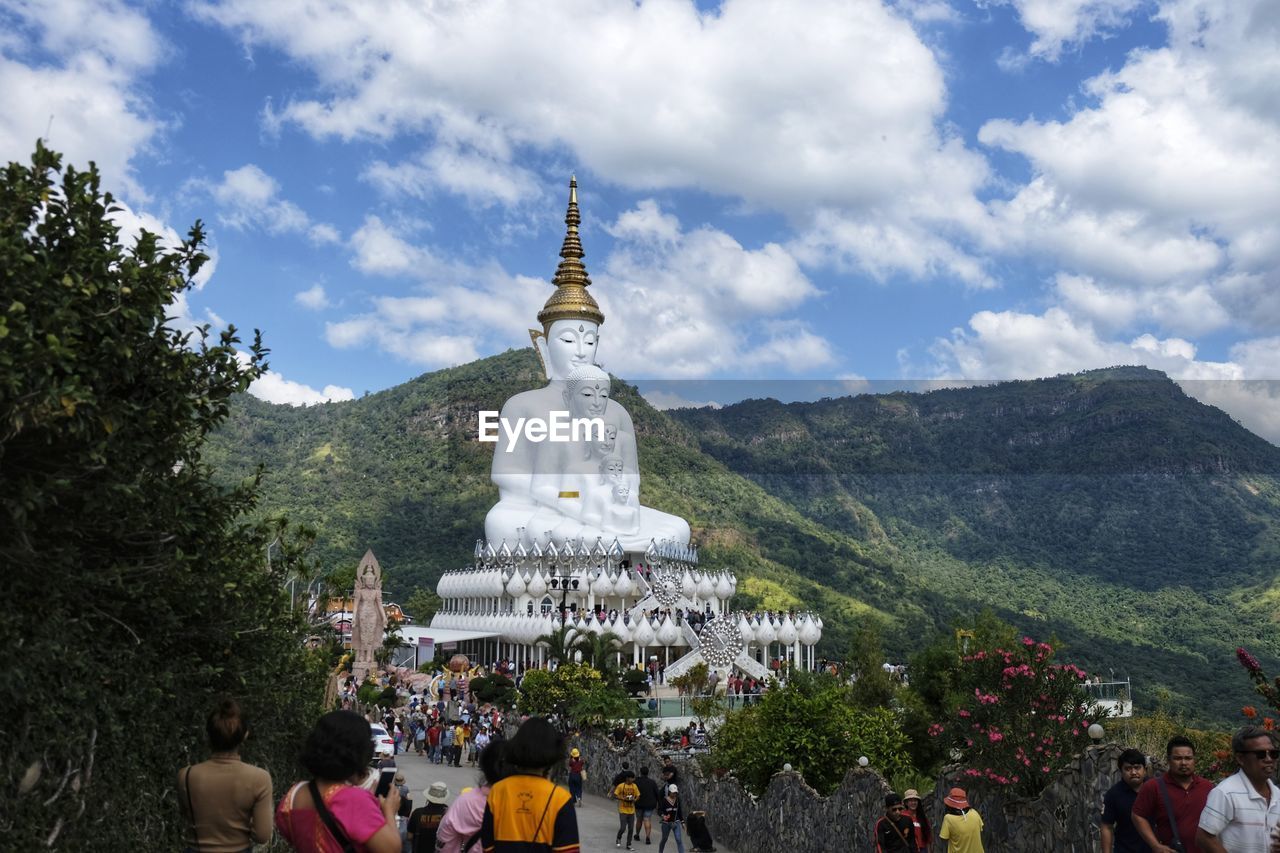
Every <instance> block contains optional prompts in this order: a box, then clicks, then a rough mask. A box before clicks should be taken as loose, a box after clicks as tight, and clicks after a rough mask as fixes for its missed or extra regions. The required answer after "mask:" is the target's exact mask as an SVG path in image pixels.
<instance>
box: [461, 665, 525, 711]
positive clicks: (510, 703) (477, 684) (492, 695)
mask: <svg viewBox="0 0 1280 853" xmlns="http://www.w3.org/2000/svg"><path fill="white" fill-rule="evenodd" d="M530 671H531V672H532V670H530ZM471 692H473V693H474V694H475V696H476V699H477V700H478V701H480V702H488V703H490V704H492V705H496V706H497V707H499V708H502V709H503V710H507V709H509V708H514V707H515V706H516V700H517V699H518V698H519V695H520V694H519V693H518V692H517V691H516V683H515V682H514V681H512V680H511V679H510V678H507V677H506V676H505V675H503V674H502V673H500V672H495V673H492V674H491V675H482V676H480V677H479V678H473V679H472V680H471Z"/></svg>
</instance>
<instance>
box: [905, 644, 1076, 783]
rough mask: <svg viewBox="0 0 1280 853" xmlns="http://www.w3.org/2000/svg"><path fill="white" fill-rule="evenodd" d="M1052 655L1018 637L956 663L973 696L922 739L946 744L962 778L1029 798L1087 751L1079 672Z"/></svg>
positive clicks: (1046, 648) (966, 696)
mask: <svg viewBox="0 0 1280 853" xmlns="http://www.w3.org/2000/svg"><path fill="white" fill-rule="evenodd" d="M1053 654H1054V650H1053V647H1052V646H1051V645H1049V644H1048V643H1038V642H1036V641H1035V640H1033V639H1031V638H1030V637H1024V638H1023V639H1022V642H1021V643H1020V644H1018V645H1015V646H1014V647H1013V648H1011V649H1003V648H996V649H989V650H984V651H979V652H975V653H974V654H971V655H967V656H965V657H964V658H962V659H961V661H962V664H963V679H964V682H965V683H966V684H967V685H971V686H972V690H971V691H967V692H966V693H964V694H963V699H962V701H961V702H960V704H959V706H958V707H957V708H956V709H955V714H954V716H953V718H952V719H951V720H950V721H948V722H946V723H945V724H939V725H935V726H933V727H931V728H930V730H929V734H930V735H931V736H934V737H942V738H949V739H950V741H951V743H952V746H953V748H955V749H958V750H959V751H960V753H961V765H962V767H963V768H964V769H963V770H962V772H963V774H964V775H965V776H966V777H969V778H971V779H974V780H981V781H983V782H985V783H987V784H993V785H999V786H1001V787H1005V788H1009V789H1011V790H1012V791H1014V792H1016V793H1018V794H1021V795H1025V796H1035V795H1036V794H1038V793H1040V791H1041V790H1043V789H1044V787H1045V785H1046V784H1048V781H1049V777H1050V776H1051V774H1052V773H1053V772H1054V771H1055V770H1057V769H1059V768H1061V767H1063V766H1064V765H1066V764H1067V762H1068V761H1069V760H1070V758H1071V757H1072V756H1074V755H1075V754H1077V753H1079V752H1080V751H1081V750H1083V749H1084V748H1085V747H1086V746H1088V745H1089V734H1088V730H1089V725H1090V723H1092V722H1094V721H1095V720H1096V719H1097V718H1098V712H1097V710H1096V709H1094V708H1093V707H1092V702H1091V700H1090V699H1089V697H1088V695H1087V694H1086V693H1085V691H1084V688H1083V687H1082V684H1083V682H1084V678H1085V672H1084V670H1082V669H1080V668H1079V667H1078V666H1075V665H1073V664H1060V663H1054V662H1053Z"/></svg>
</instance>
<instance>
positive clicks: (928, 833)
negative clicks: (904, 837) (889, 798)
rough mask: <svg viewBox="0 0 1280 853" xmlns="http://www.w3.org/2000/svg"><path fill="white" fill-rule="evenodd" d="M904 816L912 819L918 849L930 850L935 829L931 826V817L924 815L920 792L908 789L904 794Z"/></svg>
mask: <svg viewBox="0 0 1280 853" xmlns="http://www.w3.org/2000/svg"><path fill="white" fill-rule="evenodd" d="M902 814H903V816H904V817H908V818H910V819H911V829H912V834H913V835H914V837H915V842H916V847H919V848H920V849H921V850H928V849H929V848H930V847H931V846H932V845H933V827H932V826H930V825H929V816H928V815H926V814H925V813H924V808H923V807H922V806H921V803H920V792H919V791H917V790H916V789H915V788H908V789H907V790H906V791H904V792H903V794H902Z"/></svg>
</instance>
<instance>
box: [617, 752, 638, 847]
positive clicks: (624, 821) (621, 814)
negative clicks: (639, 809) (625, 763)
mask: <svg viewBox="0 0 1280 853" xmlns="http://www.w3.org/2000/svg"><path fill="white" fill-rule="evenodd" d="M613 798H614V799H615V800H617V801H618V837H617V839H616V840H615V841H614V842H613V846H614V847H621V846H622V839H623V837H624V836H625V837H626V839H627V849H628V850H630V849H631V836H632V834H633V833H635V831H636V800H638V799H640V789H639V788H638V787H637V786H636V774H635V771H634V770H627V771H625V772H624V773H623V775H622V781H621V782H619V783H618V784H617V786H616V787H615V788H614V789H613Z"/></svg>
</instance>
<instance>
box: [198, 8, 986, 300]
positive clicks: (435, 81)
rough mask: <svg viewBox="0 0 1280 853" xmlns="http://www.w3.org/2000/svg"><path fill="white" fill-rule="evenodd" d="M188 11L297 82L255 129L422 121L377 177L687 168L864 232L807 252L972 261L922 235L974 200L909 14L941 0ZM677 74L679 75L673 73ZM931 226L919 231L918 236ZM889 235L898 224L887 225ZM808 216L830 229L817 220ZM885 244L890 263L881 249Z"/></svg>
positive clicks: (418, 180)
mask: <svg viewBox="0 0 1280 853" xmlns="http://www.w3.org/2000/svg"><path fill="white" fill-rule="evenodd" d="M196 9H197V14H198V15H200V16H201V17H203V18H204V19H206V20H209V21H213V22H216V23H218V24H220V25H222V26H224V27H226V28H228V29H230V30H232V31H234V32H236V33H237V34H238V35H239V36H240V37H241V38H242V39H243V40H245V41H246V42H247V43H250V44H259V43H265V44H269V45H272V46H274V47H278V48H279V49H280V50H282V51H283V52H284V53H285V54H286V55H287V56H288V57H290V58H291V59H293V60H294V61H296V62H298V63H299V64H300V65H302V66H304V67H307V68H309V69H310V70H311V72H312V73H313V74H314V75H315V78H316V81H317V87H316V89H315V91H313V92H310V93H304V94H302V95H300V96H298V97H297V98H295V99H293V100H291V101H289V102H287V103H284V104H274V103H273V104H272V105H271V106H270V110H269V111H268V112H267V113H266V114H265V119H264V120H265V121H266V122H267V123H268V124H269V126H270V127H271V128H273V129H276V130H279V129H280V128H282V127H288V126H292V127H297V128H301V129H303V130H305V131H306V132H308V133H310V134H312V135H314V136H316V137H319V138H329V137H338V138H341V139H344V140H351V139H363V138H372V139H376V140H379V141H385V140H389V139H392V138H394V137H397V136H402V137H408V136H412V137H414V138H425V139H426V142H425V143H424V146H423V148H422V150H421V151H419V152H418V153H417V154H416V155H414V156H412V157H410V158H408V159H406V160H404V161H403V162H398V163H388V162H382V161H379V162H375V163H373V164H372V165H371V166H369V167H368V168H367V169H366V170H365V173H364V178H365V179H366V180H367V181H369V182H370V183H372V184H373V185H374V186H376V187H378V188H379V189H381V190H382V191H383V192H385V193H388V194H396V195H406V194H407V195H408V196H410V197H415V198H424V197H427V196H429V195H430V194H432V193H435V192H441V191H443V192H450V193H455V194H458V195H461V196H463V197H464V198H466V199H468V200H469V201H470V202H472V203H473V204H476V205H479V206H489V205H502V206H505V207H510V206H513V205H519V204H525V203H528V202H530V201H534V200H537V199H539V198H540V197H541V194H540V193H539V190H538V183H539V182H538V178H537V176H535V175H533V174H531V173H530V172H529V171H528V170H527V169H525V168H523V167H521V166H520V165H519V164H520V163H521V162H526V161H527V160H528V155H530V154H531V153H540V154H544V155H550V156H551V157H554V158H556V159H559V160H563V159H566V155H567V159H569V160H570V161H571V162H573V163H574V164H575V165H577V166H580V167H582V168H584V169H586V170H589V171H590V172H591V173H593V174H595V175H600V176H605V177H606V179H607V180H608V181H610V182H611V183H616V184H620V185H623V186H627V187H631V188H637V189H642V190H651V189H659V188H686V187H689V188H697V189H701V190H705V191H707V192H710V193H713V194H718V195H724V196H728V197H730V198H735V199H736V198H740V199H742V200H744V201H745V202H746V204H747V206H749V207H752V208H768V209H775V210H781V211H784V212H786V213H787V214H789V215H790V216H792V217H794V218H795V219H796V221H797V223H798V224H799V225H800V226H801V227H805V225H806V221H807V219H808V217H809V216H810V214H811V212H812V211H813V210H815V209H823V210H829V211H832V216H836V217H838V218H840V219H841V220H843V221H847V222H850V223H852V224H853V227H855V228H859V227H861V228H876V227H883V231H884V234H886V235H888V236H889V237H890V238H891V239H898V240H900V241H901V242H907V243H909V244H910V250H909V251H908V252H907V253H906V255H904V256H899V255H898V254H897V253H886V252H884V251H882V249H881V247H880V246H879V245H877V244H876V236H875V235H870V236H869V237H868V238H867V239H853V240H850V241H848V242H837V243H836V245H834V246H830V247H826V246H825V244H824V249H823V251H816V250H815V251H814V252H813V253H812V255H811V257H812V258H813V259H814V261H815V262H823V261H825V260H827V259H837V258H845V259H848V258H852V259H853V261H852V262H853V263H854V264H855V265H859V266H862V265H864V264H863V263H862V260H861V259H862V258H863V256H864V255H869V256H870V257H869V258H868V259H867V261H866V263H865V266H866V267H867V268H868V269H871V270H874V271H876V272H877V273H879V274H885V273H888V272H892V271H895V270H899V269H905V270H907V271H909V272H912V273H913V274H914V273H920V274H938V273H944V274H955V275H959V276H961V277H963V278H964V280H965V281H966V282H969V283H974V282H985V277H984V275H983V274H982V273H981V272H980V271H978V269H977V267H978V266H980V264H979V262H978V261H976V260H974V259H972V258H968V257H965V256H964V253H963V252H960V251H958V250H956V249H954V248H953V247H951V246H949V245H948V241H949V240H950V239H951V238H950V236H948V235H946V234H939V233H938V232H937V230H936V229H937V228H940V229H942V230H943V231H945V230H946V229H948V228H951V227H963V223H964V222H965V221H966V220H972V219H976V218H981V216H982V206H981V204H979V203H978V202H977V201H976V200H975V198H974V192H975V190H976V189H977V188H978V187H979V186H981V185H982V184H983V183H984V182H985V181H986V180H987V168H986V164H985V162H984V161H983V158H982V157H981V156H978V155H976V154H975V153H974V152H972V151H970V150H968V149H967V148H966V147H965V145H964V142H963V140H961V139H960V138H958V137H957V136H956V135H955V134H953V133H951V132H949V131H947V130H945V129H944V128H943V124H942V122H943V115H944V113H945V111H946V108H947V92H946V86H945V80H944V74H943V70H942V67H941V66H940V64H939V63H938V61H937V60H936V59H935V57H934V55H933V52H932V51H931V50H930V48H929V47H928V46H927V45H926V44H925V43H924V42H923V41H922V40H921V38H920V37H919V35H918V34H917V33H916V32H915V30H914V29H913V26H912V20H915V21H918V22H936V21H942V20H947V19H950V18H951V16H952V12H951V9H950V6H949V5H948V4H947V3H945V2H941V1H940V0H899V2H897V3H896V4H888V5H887V4H885V3H881V2H876V0H858V1H857V2H848V0H815V2H810V3H806V4H804V6H803V7H802V9H793V8H790V7H788V6H787V5H786V4H778V3H775V2H771V0H726V2H724V3H722V4H720V5H719V6H718V7H717V8H716V9H715V10H713V11H707V12H700V11H699V10H698V9H696V8H695V6H694V4H691V3H674V2H654V3H634V4H632V3H615V2H609V0H583V2H580V3H575V4H569V5H565V4H554V3H553V4H529V3H520V2H511V0H484V1H483V2H477V3H470V4H463V5H457V4H442V5H435V6H422V5H412V4H401V5H393V6H390V7H384V8H380V9H379V10H377V11H376V12H374V11H372V10H371V9H369V8H368V7H367V6H366V5H365V4H361V3H359V2H356V0H346V2H335V3H333V4H330V5H329V6H327V7H326V9H325V11H324V12H323V13H322V12H319V11H317V10H316V9H315V8H313V7H311V6H310V5H309V4H308V3H306V2H304V0H293V2H288V0H281V2H276V3H257V2H250V0H225V2H216V0H208V1H207V2H203V3H200V4H199V5H197V6H196ZM676 81H678V83H677V82H676ZM930 234H932V238H931V239H925V238H926V236H927V235H930ZM898 235H902V236H901V237H899V236H898ZM827 236H829V237H830V236H832V235H831V234H828V235H827ZM899 257H901V262H899V260H898V259H899Z"/></svg>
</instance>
